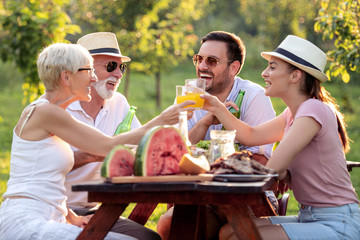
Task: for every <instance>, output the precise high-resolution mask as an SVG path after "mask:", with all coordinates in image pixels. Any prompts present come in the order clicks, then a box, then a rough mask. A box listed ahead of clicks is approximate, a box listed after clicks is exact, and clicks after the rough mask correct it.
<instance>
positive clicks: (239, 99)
mask: <svg viewBox="0 0 360 240" xmlns="http://www.w3.org/2000/svg"><path fill="white" fill-rule="evenodd" d="M244 95H245V91H243V90H240V91H239V94H238V95H237V97H236V99H235V102H234V103H235V104H236V105H237V106H238V108H239V110H238V111H236V110H235V108H233V107H230V109H229V111H230V112H231V113H232V114H233V115H234V116H235V117H236V118H240V115H241V110H240V109H241V104H242V101H243V99H244ZM221 129H222V130H225V127H224V126H222V128H221Z"/></svg>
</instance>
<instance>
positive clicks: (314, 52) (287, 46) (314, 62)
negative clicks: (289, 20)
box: [261, 35, 328, 82]
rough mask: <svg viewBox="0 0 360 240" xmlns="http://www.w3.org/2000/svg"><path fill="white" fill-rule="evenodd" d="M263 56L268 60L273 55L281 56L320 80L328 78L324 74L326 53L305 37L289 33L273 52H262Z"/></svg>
mask: <svg viewBox="0 0 360 240" xmlns="http://www.w3.org/2000/svg"><path fill="white" fill-rule="evenodd" d="M261 56H262V57H263V58H265V59H266V60H268V61H269V60H270V58H271V56H274V57H277V58H280V59H281V60H284V61H286V62H288V63H290V64H292V65H294V66H296V67H298V68H299V69H301V70H303V71H305V72H307V73H308V74H310V75H312V76H314V77H315V78H316V79H318V80H319V81H320V82H325V81H326V80H328V77H327V76H326V75H325V74H324V69H325V65H326V54H325V53H324V52H323V51H322V50H321V49H320V48H318V47H317V46H315V45H314V44H313V43H311V42H309V41H308V40H305V39H303V38H300V37H297V36H294V35H288V36H287V37H286V38H285V39H284V41H282V42H281V43H280V45H279V46H278V47H277V48H276V49H275V50H274V51H273V52H262V53H261Z"/></svg>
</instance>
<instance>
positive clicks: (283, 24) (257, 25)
mask: <svg viewBox="0 0 360 240" xmlns="http://www.w3.org/2000/svg"><path fill="white" fill-rule="evenodd" d="M238 1H239V2H240V7H239V12H240V13H241V15H242V16H243V17H244V18H245V22H246V24H247V25H248V26H247V28H248V29H251V28H252V29H253V30H252V31H251V34H253V35H258V37H259V38H262V41H263V43H264V44H265V46H266V47H274V46H276V45H277V44H279V43H280V42H281V41H282V40H283V39H284V38H285V37H286V36H287V35H288V34H294V35H297V36H299V37H303V38H307V39H309V40H312V41H314V40H315V39H316V36H315V34H314V32H313V24H314V19H315V17H316V14H317V9H318V8H319V7H320V6H319V0H310V1H293V0H278V1H263V0H238Z"/></svg>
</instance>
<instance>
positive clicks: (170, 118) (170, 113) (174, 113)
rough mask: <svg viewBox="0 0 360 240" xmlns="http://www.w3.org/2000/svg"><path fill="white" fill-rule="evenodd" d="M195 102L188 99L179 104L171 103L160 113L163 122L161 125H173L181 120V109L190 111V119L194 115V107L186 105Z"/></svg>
mask: <svg viewBox="0 0 360 240" xmlns="http://www.w3.org/2000/svg"><path fill="white" fill-rule="evenodd" d="M193 104H195V101H192V100H187V101H184V102H182V103H179V104H174V105H171V106H170V107H168V108H166V109H165V110H164V111H163V112H162V113H161V114H160V115H159V118H160V120H161V123H159V125H173V124H176V123H178V122H179V114H180V112H181V111H187V112H188V119H191V118H192V116H193V111H194V110H195V108H194V107H186V106H188V105H193Z"/></svg>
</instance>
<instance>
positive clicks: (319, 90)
mask: <svg viewBox="0 0 360 240" xmlns="http://www.w3.org/2000/svg"><path fill="white" fill-rule="evenodd" d="M289 66H290V67H289V70H290V72H293V71H295V70H296V69H298V70H300V71H302V72H304V73H305V75H306V76H305V81H304V82H305V84H304V85H303V89H302V91H303V92H304V93H305V94H307V95H308V96H309V97H310V98H314V99H319V100H320V101H322V102H324V103H326V104H327V105H329V106H330V107H331V109H332V110H333V111H334V113H335V115H336V119H337V124H338V132H339V136H340V139H341V142H342V145H343V148H344V151H345V153H347V152H348V151H349V150H350V144H349V141H350V139H349V137H348V134H347V132H346V123H345V120H344V115H343V114H342V113H341V112H340V110H339V105H338V104H337V102H336V99H335V98H333V97H332V96H331V94H330V93H329V92H328V91H327V90H326V89H325V88H324V87H323V86H321V84H320V81H319V80H318V79H316V78H315V77H313V76H312V75H310V74H308V73H306V72H305V71H303V70H301V69H299V68H297V67H295V66H294V65H291V64H289Z"/></svg>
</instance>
